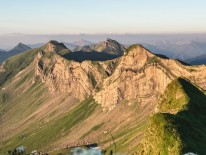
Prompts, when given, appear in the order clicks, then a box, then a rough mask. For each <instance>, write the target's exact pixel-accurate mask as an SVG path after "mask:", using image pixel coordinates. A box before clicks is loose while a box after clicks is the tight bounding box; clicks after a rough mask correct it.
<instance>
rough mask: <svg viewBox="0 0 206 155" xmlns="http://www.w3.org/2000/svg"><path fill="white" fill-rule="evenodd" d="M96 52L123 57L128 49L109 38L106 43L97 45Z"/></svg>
mask: <svg viewBox="0 0 206 155" xmlns="http://www.w3.org/2000/svg"><path fill="white" fill-rule="evenodd" d="M94 50H95V51H97V52H105V53H108V54H113V55H123V54H124V51H125V50H126V48H125V47H124V46H123V45H121V44H120V43H118V42H117V41H115V40H112V39H110V38H108V39H107V40H106V41H103V42H99V43H98V44H96V45H95V48H94Z"/></svg>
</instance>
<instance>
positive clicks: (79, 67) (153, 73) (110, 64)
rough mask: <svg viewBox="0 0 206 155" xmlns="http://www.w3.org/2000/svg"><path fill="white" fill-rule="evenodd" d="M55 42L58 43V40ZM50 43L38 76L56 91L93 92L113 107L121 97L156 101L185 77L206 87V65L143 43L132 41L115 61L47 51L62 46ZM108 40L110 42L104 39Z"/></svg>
mask: <svg viewBox="0 0 206 155" xmlns="http://www.w3.org/2000/svg"><path fill="white" fill-rule="evenodd" d="M55 44H56V43H55ZM55 44H54V43H49V44H47V46H46V48H45V51H40V52H39V53H38V56H37V57H36V59H35V63H36V76H37V77H39V78H40V79H41V80H42V81H43V82H45V84H46V85H47V86H48V88H49V90H50V91H51V92H53V93H55V92H61V93H68V94H70V95H72V96H74V97H76V98H78V99H80V100H83V99H85V98H87V97H89V96H90V95H93V97H94V99H95V100H96V102H97V103H99V104H101V105H102V107H104V108H108V109H110V110H112V109H113V108H114V107H115V106H117V105H118V103H120V102H122V101H125V100H126V101H129V102H130V101H131V102H132V101H134V100H135V101H137V102H138V103H139V104H140V105H142V106H144V105H145V104H155V103H156V101H157V99H159V97H160V95H161V94H162V93H163V91H164V90H165V88H166V86H167V85H168V84H169V83H170V82H171V81H172V80H173V79H175V78H177V77H185V78H187V79H188V80H190V81H191V82H193V83H195V84H197V85H198V86H199V87H201V88H202V89H206V72H205V70H206V66H204V65H203V66H185V65H183V64H181V63H180V62H178V61H177V60H172V59H165V58H161V57H159V56H156V55H154V54H153V53H151V52H149V51H148V50H147V49H145V48H144V47H143V46H141V45H133V46H131V47H130V48H128V49H127V51H125V52H124V56H122V57H120V58H117V59H115V60H113V61H106V62H91V61H83V62H82V63H80V62H75V61H72V60H67V59H64V58H63V57H61V56H60V55H57V54H55V53H54V54H53V55H52V56H48V54H45V53H48V52H53V51H56V50H61V48H63V46H59V45H58V47H56V45H55ZM105 44H107V43H105Z"/></svg>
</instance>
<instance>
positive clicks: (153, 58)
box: [0, 41, 206, 153]
mask: <svg viewBox="0 0 206 155" xmlns="http://www.w3.org/2000/svg"><path fill="white" fill-rule="evenodd" d="M65 50H66V52H65ZM69 51H70V50H69V49H67V48H65V46H63V45H62V44H60V43H58V42H53V41H52V42H48V43H47V44H45V45H44V46H42V47H41V48H37V49H32V50H29V51H26V52H23V53H20V54H18V55H16V56H14V57H11V58H9V59H8V60H6V61H5V63H4V64H3V65H2V66H1V69H0V77H1V82H0V83H1V87H0V105H1V107H2V109H0V110H1V113H0V118H1V120H2V123H1V124H0V129H1V131H2V133H0V136H1V138H2V141H1V142H2V143H0V152H1V153H2V152H4V153H5V151H8V150H9V149H13V148H14V147H16V146H17V145H19V144H22V145H25V146H26V147H27V148H28V150H29V151H32V150H34V149H40V150H49V151H52V149H50V148H55V147H56V146H59V147H58V149H60V148H64V147H66V146H67V145H71V146H72V145H73V146H74V145H75V144H76V143H81V142H82V141H87V142H95V143H98V144H100V146H101V148H103V149H107V150H115V152H120V153H135V152H137V150H138V146H140V145H139V144H140V142H141V140H142V139H143V135H144V133H145V132H146V129H147V125H148V123H149V118H150V116H151V114H153V113H154V112H155V107H157V102H158V101H159V100H160V99H161V96H162V94H164V92H165V90H166V89H167V87H168V85H169V83H171V82H172V81H173V80H175V79H177V78H179V77H182V78H186V79H187V80H188V81H189V82H190V83H194V84H196V85H197V86H198V87H200V89H202V90H205V89H206V80H205V79H206V73H205V69H206V66H205V65H201V66H189V65H184V64H182V63H180V62H179V61H177V60H172V59H168V58H166V57H164V56H159V55H155V54H153V53H152V52H150V51H149V50H147V49H146V48H144V47H143V46H142V45H140V44H137V45H132V46H130V47H129V48H127V49H126V50H125V51H124V53H123V55H122V56H119V57H117V58H113V59H107V60H105V61H90V60H87V59H85V58H84V59H83V61H81V62H78V61H75V60H73V59H72V58H71V57H70V58H69V56H70V53H71V52H69ZM84 53H90V52H84ZM98 53H101V52H98ZM22 60H23V61H22ZM195 90H196V89H195ZM16 94H18V95H16ZM22 100H23V101H22ZM5 103H7V104H5ZM172 107H173V106H172ZM174 108H176V107H174ZM22 109H26V110H24V112H23V111H22ZM159 109H161V110H162V108H159ZM156 110H158V108H156ZM173 111H174V114H175V113H177V111H175V109H174V110H173ZM111 135H112V137H113V138H112V137H111ZM50 137H53V138H52V139H51V138H50ZM112 139H113V140H112ZM112 141H113V143H115V145H114V144H111V142H112ZM62 146H64V147H62ZM2 148H3V149H2ZM128 151H129V152H128ZM108 153H109V152H108Z"/></svg>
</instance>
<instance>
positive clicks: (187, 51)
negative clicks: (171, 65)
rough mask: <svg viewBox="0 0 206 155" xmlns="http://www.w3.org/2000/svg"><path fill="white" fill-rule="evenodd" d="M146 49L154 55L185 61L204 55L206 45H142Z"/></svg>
mask: <svg viewBox="0 0 206 155" xmlns="http://www.w3.org/2000/svg"><path fill="white" fill-rule="evenodd" d="M143 45H144V46H145V47H146V48H147V49H149V50H150V51H153V52H154V53H156V54H163V55H166V56H168V57H170V58H175V59H179V60H182V61H186V62H187V60H188V59H191V58H195V57H198V56H200V55H203V54H206V43H201V42H195V41H177V42H167V41H164V42H158V43H154V44H146V43H145V44H143Z"/></svg>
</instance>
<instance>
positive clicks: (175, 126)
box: [139, 78, 206, 155]
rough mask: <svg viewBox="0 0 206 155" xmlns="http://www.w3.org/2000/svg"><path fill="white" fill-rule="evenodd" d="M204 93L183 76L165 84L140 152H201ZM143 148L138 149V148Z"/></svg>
mask: <svg viewBox="0 0 206 155" xmlns="http://www.w3.org/2000/svg"><path fill="white" fill-rule="evenodd" d="M205 113H206V96H205V95H204V93H203V92H201V91H200V90H199V89H198V88H196V87H195V86H194V85H192V84H191V83H189V82H188V81H186V80H184V79H181V78H179V79H177V80H174V81H173V82H172V83H171V84H169V85H168V87H167V89H166V91H165V93H164V94H163V95H162V100H161V101H160V103H159V112H158V113H156V114H154V115H153V116H152V117H151V120H150V126H149V128H148V130H147V132H146V134H145V138H144V141H143V142H142V145H141V146H140V149H139V150H141V151H140V152H141V153H142V154H154V155H155V154H161V155H163V154H165V155H167V154H183V153H187V152H194V153H198V154H205V152H206V148H205V144H206V135H205V133H206V115H205ZM141 147H142V148H143V149H142V148H141Z"/></svg>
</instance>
